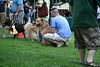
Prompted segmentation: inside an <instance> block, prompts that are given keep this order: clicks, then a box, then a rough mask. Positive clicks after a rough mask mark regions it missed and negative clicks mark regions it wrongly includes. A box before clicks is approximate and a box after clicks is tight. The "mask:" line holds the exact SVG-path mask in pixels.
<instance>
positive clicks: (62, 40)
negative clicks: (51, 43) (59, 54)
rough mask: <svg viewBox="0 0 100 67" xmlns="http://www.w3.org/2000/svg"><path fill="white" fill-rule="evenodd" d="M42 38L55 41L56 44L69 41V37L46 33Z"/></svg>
mask: <svg viewBox="0 0 100 67" xmlns="http://www.w3.org/2000/svg"><path fill="white" fill-rule="evenodd" d="M44 38H46V39H52V40H55V41H58V42H67V41H69V40H70V37H68V38H67V37H65V38H63V37H60V36H59V35H58V34H57V33H52V34H51V33H47V34H45V35H44Z"/></svg>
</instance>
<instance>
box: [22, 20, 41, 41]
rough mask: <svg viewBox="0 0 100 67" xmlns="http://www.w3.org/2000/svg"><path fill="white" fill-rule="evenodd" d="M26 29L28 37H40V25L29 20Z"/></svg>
mask: <svg viewBox="0 0 100 67" xmlns="http://www.w3.org/2000/svg"><path fill="white" fill-rule="evenodd" d="M24 29H25V34H26V38H27V39H29V40H31V41H34V40H37V39H39V37H38V32H39V27H36V26H32V24H31V23H29V22H28V23H27V24H25V26H24Z"/></svg>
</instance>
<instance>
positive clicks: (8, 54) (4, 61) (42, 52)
mask: <svg viewBox="0 0 100 67" xmlns="http://www.w3.org/2000/svg"><path fill="white" fill-rule="evenodd" d="M7 32H8V30H6V38H5V39H3V38H2V30H1V28H0V67H84V66H82V65H80V64H79V63H80V61H79V54H78V50H77V49H75V48H74V37H73V35H72V38H71V40H70V41H69V42H68V43H69V44H70V45H69V46H67V47H60V48H56V47H53V46H50V45H48V46H43V45H41V44H40V43H39V42H38V40H37V41H34V42H32V41H29V40H27V39H24V38H20V39H13V36H12V35H8V34H7ZM72 33H73V32H72ZM99 56H100V50H98V51H97V53H96V54H95V58H94V61H95V62H96V63H98V64H100V57H99ZM86 57H87V54H86Z"/></svg>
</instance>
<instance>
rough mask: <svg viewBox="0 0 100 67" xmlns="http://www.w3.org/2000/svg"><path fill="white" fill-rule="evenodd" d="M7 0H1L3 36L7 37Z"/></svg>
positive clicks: (0, 11)
mask: <svg viewBox="0 0 100 67" xmlns="http://www.w3.org/2000/svg"><path fill="white" fill-rule="evenodd" d="M6 11H7V0H0V23H1V24H2V30H3V38H5V31H6V26H5V24H4V22H5V20H6Z"/></svg>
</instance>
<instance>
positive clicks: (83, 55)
mask: <svg viewBox="0 0 100 67" xmlns="http://www.w3.org/2000/svg"><path fill="white" fill-rule="evenodd" d="M85 51H86V49H79V56H80V63H84V60H85Z"/></svg>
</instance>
